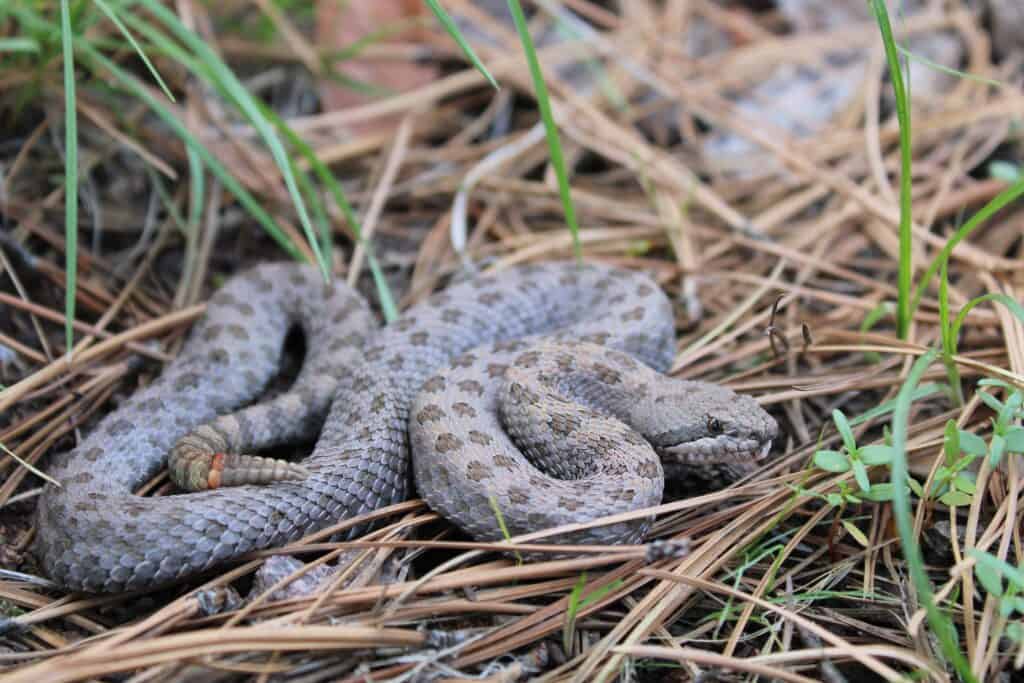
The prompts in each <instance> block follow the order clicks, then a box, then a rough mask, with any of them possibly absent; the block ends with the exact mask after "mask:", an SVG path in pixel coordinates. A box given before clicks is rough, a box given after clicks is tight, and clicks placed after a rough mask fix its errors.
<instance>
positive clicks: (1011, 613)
mask: <svg viewBox="0 0 1024 683" xmlns="http://www.w3.org/2000/svg"><path fill="white" fill-rule="evenodd" d="M968 554H969V555H970V556H971V557H973V558H974V560H975V562H976V564H975V565H974V575H975V576H976V577H978V583H980V584H981V585H982V587H983V588H984V589H985V591H986V592H988V594H989V595H990V596H992V597H993V598H995V599H996V600H998V602H999V616H1000V617H1001V619H1000V620H998V621H997V622H996V624H995V625H994V626H995V629H996V632H995V634H993V639H994V640H998V639H999V638H1000V637H1002V636H1004V635H1005V636H1006V637H1007V638H1009V639H1010V640H1011V641H1013V642H1015V643H1017V644H1018V645H1024V570H1022V569H1021V568H1020V567H1014V566H1012V565H1010V564H1009V563H1007V562H1004V561H1003V560H1000V559H999V558H998V557H995V556H993V555H990V554H989V553H984V552H982V551H980V550H978V549H977V548H971V549H970V550H968ZM1003 579H1006V582H1005V584H1004V582H1003Z"/></svg>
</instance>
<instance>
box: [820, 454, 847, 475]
mask: <svg viewBox="0 0 1024 683" xmlns="http://www.w3.org/2000/svg"><path fill="white" fill-rule="evenodd" d="M814 465H815V467H817V468H818V469H822V470H825V471H826V472H846V471H847V470H849V469H850V459H849V458H848V457H847V456H846V454H844V453H840V452H839V451H827V450H826V451H818V452H817V453H815V454H814Z"/></svg>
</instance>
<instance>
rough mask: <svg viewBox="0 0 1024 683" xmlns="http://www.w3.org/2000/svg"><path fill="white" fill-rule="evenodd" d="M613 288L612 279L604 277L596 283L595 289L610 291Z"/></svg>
mask: <svg viewBox="0 0 1024 683" xmlns="http://www.w3.org/2000/svg"><path fill="white" fill-rule="evenodd" d="M611 286H612V281H611V278H607V277H603V278H601V279H600V280H598V281H597V282H595V283H594V288H595V289H608V288H609V287H611Z"/></svg>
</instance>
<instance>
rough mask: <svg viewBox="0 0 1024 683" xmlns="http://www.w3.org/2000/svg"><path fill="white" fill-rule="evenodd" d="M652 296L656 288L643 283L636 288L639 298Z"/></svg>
mask: <svg viewBox="0 0 1024 683" xmlns="http://www.w3.org/2000/svg"><path fill="white" fill-rule="evenodd" d="M651 294H654V287H651V286H650V285H648V284H645V283H641V284H640V286H638V287H637V288H636V295H637V296H650V295H651Z"/></svg>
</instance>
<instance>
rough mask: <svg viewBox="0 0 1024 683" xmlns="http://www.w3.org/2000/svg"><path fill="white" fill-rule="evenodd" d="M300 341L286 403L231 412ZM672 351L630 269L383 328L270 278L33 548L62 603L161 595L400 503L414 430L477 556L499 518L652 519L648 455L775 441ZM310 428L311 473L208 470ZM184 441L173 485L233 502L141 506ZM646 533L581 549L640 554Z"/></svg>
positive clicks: (431, 492) (521, 278)
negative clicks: (678, 372)
mask: <svg viewBox="0 0 1024 683" xmlns="http://www.w3.org/2000/svg"><path fill="white" fill-rule="evenodd" d="M296 324H298V325H300V326H301V327H302V329H303V331H304V333H305V335H306V339H307V342H306V347H307V349H308V351H307V354H306V359H305V362H304V365H303V368H302V370H301V371H300V373H299V376H298V378H297V379H296V380H295V382H294V384H293V385H292V387H291V388H290V389H289V390H288V391H287V392H286V393H284V394H281V395H279V396H277V397H275V398H274V399H272V400H271V401H269V402H266V403H259V404H255V405H251V406H249V407H247V408H244V409H242V410H240V411H239V412H236V413H233V414H228V415H225V414H226V413H229V412H230V411H233V410H236V409H238V407H239V406H241V405H244V404H245V403H247V402H250V401H252V400H254V398H255V397H257V396H258V395H259V393H260V392H261V391H262V390H263V388H264V387H265V385H266V384H267V382H268V381H269V380H270V379H271V378H272V377H273V375H274V374H275V372H276V370H277V366H278V362H279V358H280V354H281V350H282V345H283V343H284V339H285V336H286V333H287V332H288V330H289V328H290V327H292V326H293V325H296ZM674 351H675V344H674V325H673V320H672V313H671V306H670V304H669V302H668V300H667V298H666V297H665V295H664V293H663V292H662V291H661V290H660V289H659V288H658V287H657V285H655V284H654V283H653V282H652V281H651V280H650V279H649V278H647V277H646V276H644V275H642V274H639V273H635V272H632V271H627V270H621V269H616V268H610V267H606V266H601V265H583V266H579V265H576V264H573V263H547V264H540V265H528V266H520V267H515V268H511V269H508V270H505V271H503V272H501V273H500V274H498V275H497V276H488V277H477V278H476V279H474V280H471V281H468V282H464V283H461V284H457V285H454V286H452V287H450V288H449V289H448V290H446V291H443V292H440V293H437V294H434V295H433V296H431V297H430V298H429V299H427V300H426V301H425V302H423V303H421V304H419V305H416V306H414V307H412V308H411V309H409V310H408V311H407V312H406V313H405V314H404V315H402V316H401V317H400V318H399V319H398V320H397V321H395V322H393V323H392V324H390V325H388V326H386V327H384V328H381V329H379V330H377V329H376V325H375V322H374V320H373V317H372V315H371V314H370V312H369V309H368V307H367V306H366V304H365V302H364V301H363V299H362V298H361V297H359V295H358V294H356V293H354V292H353V291H351V290H350V289H348V288H347V287H345V286H344V285H343V284H341V283H334V284H332V285H330V286H326V285H324V283H323V282H322V280H320V277H319V274H318V273H317V271H316V270H315V269H313V268H311V267H309V266H300V265H295V264H268V265H263V266H258V267H256V268H253V269H251V270H249V271H247V272H245V273H243V274H240V275H238V276H236V277H234V278H232V279H231V280H229V281H228V282H227V283H226V284H225V285H224V286H223V287H222V288H221V289H220V291H218V292H217V293H216V294H215V295H214V296H213V297H212V298H211V300H210V302H209V305H208V308H207V312H206V315H205V316H204V318H203V319H202V320H201V321H200V322H199V323H197V325H196V327H195V329H194V330H193V331H192V333H191V335H190V338H189V340H188V342H187V344H186V345H185V347H184V349H183V350H182V352H181V354H180V355H179V356H178V357H177V358H176V359H175V360H174V361H173V362H172V363H170V364H169V365H168V366H167V367H166V368H165V369H164V371H163V373H162V374H161V375H160V377H159V378H157V379H156V380H154V381H153V382H152V383H151V384H150V385H149V386H147V387H146V388H144V389H142V390H140V391H138V392H136V393H135V394H134V395H132V396H131V397H130V398H129V399H127V400H126V401H125V402H124V403H123V404H122V405H121V406H120V407H118V408H117V409H116V410H115V411H114V412H112V413H111V414H109V415H107V416H106V417H105V418H104V419H103V420H101V421H100V423H99V424H98V426H97V427H96V428H95V429H94V430H93V431H92V432H91V433H90V434H89V435H88V437H87V438H86V439H85V440H84V441H82V442H81V444H80V445H79V446H78V447H77V448H75V449H74V450H73V451H71V452H70V453H69V454H67V455H66V456H64V457H62V458H59V459H58V463H57V464H56V465H55V466H54V467H52V468H51V474H52V475H53V476H54V477H55V478H56V479H57V480H58V481H60V482H61V484H62V487H61V488H57V487H54V486H53V485H52V484H48V485H47V486H46V489H45V491H44V493H43V495H42V497H41V499H40V501H39V506H38V534H37V537H36V543H35V548H34V550H35V552H36V554H37V556H38V558H39V560H40V562H41V564H42V567H43V569H44V570H45V571H46V572H47V574H48V575H49V576H50V577H51V578H53V579H54V580H55V581H57V582H58V583H60V584H62V585H64V586H66V587H68V588H70V589H75V590H85V591H102V592H111V591H121V590H128V589H138V588H145V587H150V586H155V585H160V584H164V583H168V582H171V581H174V580H175V579H179V578H182V577H185V576H189V575H191V574H194V573H197V572H201V571H203V570H206V569H209V568H211V567H214V566H216V565H219V564H222V563H224V562H227V561H230V560H233V559H236V558H239V557H240V556H242V555H244V554H246V553H248V552H251V551H254V550H259V549H264V548H270V547H276V546H280V545H284V544H286V543H288V542H291V541H294V540H296V539H298V538H300V537H302V536H303V535H305V534H308V533H310V532H313V531H315V530H318V529H322V528H325V527H327V526H330V525H332V524H334V523H336V522H337V521H338V520H340V519H344V518H348V517H352V516H355V515H359V514H362V513H366V512H369V511H372V510H375V509H377V508H380V507H382V506H385V505H389V504H392V503H396V502H399V501H402V500H405V499H406V498H407V497H408V496H409V493H410V490H409V488H410V483H411V482H409V479H410V471H409V463H410V457H409V444H410V436H409V428H410V427H411V428H412V436H411V443H412V444H413V446H414V447H415V449H416V452H415V463H414V469H415V475H416V484H417V487H418V489H419V491H420V494H421V495H422V496H423V497H424V498H425V499H426V500H427V502H428V503H429V504H430V505H431V506H432V507H434V508H435V509H436V510H438V511H439V512H441V513H442V514H444V515H446V516H447V517H449V518H450V519H452V521H454V522H455V523H457V524H458V525H459V526H461V527H462V528H464V529H466V530H467V531H469V532H470V533H471V534H473V535H475V536H477V537H480V538H496V537H498V536H499V535H500V532H499V531H498V528H499V527H498V524H497V522H496V519H495V514H494V510H493V508H492V500H493V504H494V505H497V506H498V508H499V509H500V511H501V513H502V516H503V518H504V520H505V522H506V523H507V525H508V527H509V530H510V531H511V533H513V534H516V533H522V532H525V531H536V530H539V529H542V528H545V527H550V526H554V525H557V524H563V523H567V522H573V521H577V522H578V521H584V520H589V519H591V518H593V517H595V516H600V515H604V514H610V513H613V512H617V511H623V510H627V509H634V508H636V507H642V506H645V505H653V504H657V503H658V502H659V501H660V497H661V489H662V472H661V466H660V464H659V461H658V457H657V456H656V455H655V452H657V454H658V455H660V456H662V457H663V458H671V459H674V460H676V461H679V462H685V463H694V464H695V465H698V466H701V467H704V466H713V464H714V463H726V464H729V463H735V464H737V465H741V466H742V465H743V464H744V463H750V462H753V461H754V460H755V459H756V458H758V457H760V456H762V455H764V453H766V452H767V447H768V445H769V444H770V440H771V439H772V438H773V437H774V435H775V431H776V425H775V422H774V421H773V420H772V418H771V417H769V416H768V415H767V414H766V413H765V412H764V411H763V410H761V408H760V407H758V405H757V404H756V403H755V402H754V401H753V400H752V399H750V398H749V397H743V396H737V395H736V394H734V393H733V392H731V391H730V390H728V389H724V388H722V387H719V386H716V385H712V384H704V383H698V382H681V381H678V380H672V379H668V378H666V377H664V376H663V375H660V374H659V372H661V371H664V370H665V369H666V368H667V367H668V365H669V362H670V360H671V359H672V357H673V354H674ZM638 360H639V361H642V363H643V364H646V366H650V367H646V366H645V365H643V364H641V363H638V362H637V361H638ZM438 372H440V374H434V373H438ZM421 388H422V392H420V393H419V394H418V395H417V390H419V389H421ZM502 396H504V397H505V398H507V399H508V400H507V403H506V405H505V407H504V408H501V409H500V412H499V409H498V408H497V405H498V400H499V398H501V397H502ZM414 399H415V402H414ZM570 399H574V400H575V401H577V403H573V402H571V401H570ZM218 415H221V416H222V417H217V416H218ZM325 416H326V417H325ZM616 417H617V418H622V419H625V420H627V421H630V424H631V425H632V428H629V427H626V426H624V425H623V424H621V423H619V422H618V421H617V420H616V419H614V418H616ZM503 424H504V426H505V427H506V428H507V429H508V430H509V432H510V433H512V434H513V435H514V436H515V438H516V439H517V443H518V444H519V445H520V447H521V448H522V452H521V451H520V450H519V448H517V446H516V445H515V444H514V443H513V441H512V440H511V439H510V437H509V436H507V435H506V432H505V431H503V430H502V425H503ZM318 432H319V437H318V438H317V441H316V446H315V448H314V450H313V453H312V454H311V455H310V456H308V457H307V458H305V459H304V460H303V461H302V463H301V465H300V466H282V465H280V464H279V463H275V462H272V461H265V460H262V459H255V460H249V461H244V462H242V463H241V464H239V463H237V462H233V461H232V457H231V456H227V457H224V456H221V455H216V456H214V454H215V453H221V452H225V451H228V450H235V449H240V450H248V451H250V452H252V451H254V450H256V449H261V448H266V447H270V446H273V445H275V444H283V443H290V442H296V441H302V440H306V441H309V440H311V439H312V438H313V437H315V436H316V434H317V433H318ZM641 435H642V436H643V437H644V438H641ZM175 444H178V447H177V449H175V450H176V455H177V460H176V461H175V464H174V466H173V467H172V469H173V470H175V472H174V473H175V475H176V479H178V480H182V481H188V480H191V479H198V480H202V481H200V482H199V483H200V484H201V485H212V486H216V485H218V484H220V485H225V486H223V487H222V488H212V489H210V490H205V491H201V492H192V493H183V494H180V495H169V496H158V497H140V496H136V495H134V493H133V491H135V490H136V489H137V488H138V487H139V486H140V485H141V484H142V483H143V482H145V481H147V480H149V479H150V478H151V477H153V476H154V475H155V474H157V473H158V472H159V470H160V469H161V468H162V467H164V466H165V462H166V459H167V454H168V452H169V451H170V450H171V449H172V447H174V446H175ZM204 449H205V450H207V451H208V453H206V454H205V455H204V454H202V453H201V451H203V450H204ZM652 449H653V450H652ZM531 462H532V463H534V464H536V465H538V466H541V467H543V468H546V470H547V473H544V472H542V471H541V470H540V469H538V468H537V467H534V466H533V465H532V464H531ZM267 480H272V481H270V483H265V484H263V485H254V484H245V485H239V486H226V484H232V483H245V482H255V481H267ZM645 527H646V523H644V522H638V523H636V524H632V525H620V526H618V527H602V528H599V529H595V530H593V532H594V533H593V534H592V535H590V536H588V537H586V538H578V537H577V538H573V541H574V542H578V541H580V540H584V541H585V540H596V541H599V542H613V541H619V540H636V539H637V538H638V537H639V536H640V535H642V533H643V532H644V530H645Z"/></svg>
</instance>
